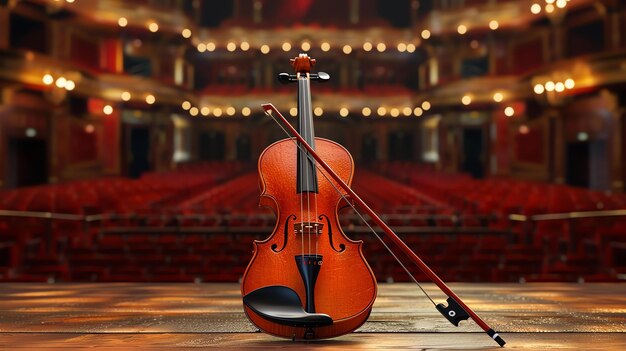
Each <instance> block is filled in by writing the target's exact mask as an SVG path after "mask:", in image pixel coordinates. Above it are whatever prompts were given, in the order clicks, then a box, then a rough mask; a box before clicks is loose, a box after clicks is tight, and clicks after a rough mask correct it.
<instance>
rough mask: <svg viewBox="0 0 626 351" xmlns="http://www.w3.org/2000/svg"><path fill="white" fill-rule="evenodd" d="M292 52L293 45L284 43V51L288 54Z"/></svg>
mask: <svg viewBox="0 0 626 351" xmlns="http://www.w3.org/2000/svg"><path fill="white" fill-rule="evenodd" d="M289 50H291V44H289V43H288V42H284V43H283V51H285V52H287V51H289Z"/></svg>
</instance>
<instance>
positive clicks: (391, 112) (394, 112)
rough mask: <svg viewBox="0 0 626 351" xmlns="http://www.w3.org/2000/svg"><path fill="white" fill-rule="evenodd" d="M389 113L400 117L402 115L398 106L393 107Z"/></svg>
mask: <svg viewBox="0 0 626 351" xmlns="http://www.w3.org/2000/svg"><path fill="white" fill-rule="evenodd" d="M389 114H390V115H391V117H398V116H400V110H398V109H397V108H392V109H391V110H390V111H389Z"/></svg>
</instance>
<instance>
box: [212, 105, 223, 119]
mask: <svg viewBox="0 0 626 351" xmlns="http://www.w3.org/2000/svg"><path fill="white" fill-rule="evenodd" d="M221 115H222V109H221V108H219V107H216V108H215V109H214V110H213V116H215V117H219V116H221Z"/></svg>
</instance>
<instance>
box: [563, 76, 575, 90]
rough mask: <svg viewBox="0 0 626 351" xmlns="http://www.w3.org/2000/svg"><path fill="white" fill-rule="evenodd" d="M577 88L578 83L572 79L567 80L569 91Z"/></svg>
mask: <svg viewBox="0 0 626 351" xmlns="http://www.w3.org/2000/svg"><path fill="white" fill-rule="evenodd" d="M575 86H576V82H574V80H573V79H572V78H569V79H567V80H565V87H566V88H567V89H573V88H574V87H575Z"/></svg>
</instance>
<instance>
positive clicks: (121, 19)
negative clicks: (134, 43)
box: [117, 17, 128, 28]
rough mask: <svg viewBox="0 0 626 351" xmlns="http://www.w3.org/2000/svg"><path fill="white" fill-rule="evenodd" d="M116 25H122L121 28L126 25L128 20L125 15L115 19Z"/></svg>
mask: <svg viewBox="0 0 626 351" xmlns="http://www.w3.org/2000/svg"><path fill="white" fill-rule="evenodd" d="M117 25H118V26H120V27H122V28H123V27H126V26H127V25H128V20H127V19H126V17H120V18H119V19H118V20H117Z"/></svg>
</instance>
